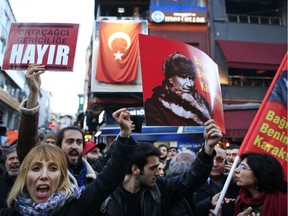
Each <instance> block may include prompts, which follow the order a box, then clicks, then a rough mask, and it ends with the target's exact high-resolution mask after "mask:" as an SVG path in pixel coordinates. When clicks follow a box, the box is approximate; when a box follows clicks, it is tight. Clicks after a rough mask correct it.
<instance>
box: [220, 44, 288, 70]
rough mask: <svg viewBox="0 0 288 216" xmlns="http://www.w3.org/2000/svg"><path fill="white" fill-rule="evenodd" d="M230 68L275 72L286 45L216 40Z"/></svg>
mask: <svg viewBox="0 0 288 216" xmlns="http://www.w3.org/2000/svg"><path fill="white" fill-rule="evenodd" d="M216 42H217V44H218V45H219V46H220V48H221V49H222V51H223V54H224V56H225V58H226V60H227V62H228V66H229V67H231V68H244V69H264V70H277V69H278V67H279V65H280V63H281V61H282V59H283V57H284V56H285V53H286V51H287V45H286V44H271V43H255V42H243V41H227V40H216Z"/></svg>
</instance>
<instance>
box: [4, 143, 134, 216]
mask: <svg viewBox="0 0 288 216" xmlns="http://www.w3.org/2000/svg"><path fill="white" fill-rule="evenodd" d="M127 139H128V138H127ZM118 140H119V139H118ZM131 140H132V139H131ZM135 147H136V145H135V142H134V141H131V143H130V144H129V145H127V144H123V143H120V141H118V142H117V143H116V145H115V147H114V150H113V153H112V156H111V159H110V160H109V161H108V163H107V165H106V166H105V167H104V169H103V170H102V172H101V173H100V174H98V176H97V178H96V179H95V180H93V182H92V183H91V184H89V185H88V186H87V187H86V189H85V190H84V191H82V194H81V196H80V198H79V199H78V200H76V199H73V200H72V201H70V202H67V203H66V204H65V205H64V206H63V207H62V209H61V210H60V212H58V213H57V214H56V215H57V216H65V215H67V216H74V215H75V216H76V215H85V216H89V215H91V214H92V213H94V212H95V211H97V210H99V208H100V206H101V204H102V203H103V201H104V200H105V199H106V198H107V197H108V196H109V195H111V193H112V192H113V191H114V190H115V188H116V187H117V186H118V185H119V184H121V183H122V181H123V180H124V177H125V172H126V170H127V165H128V162H129V160H130V156H131V155H132V153H133V151H134V149H135ZM0 215H1V216H19V215H22V214H21V213H19V212H17V211H16V210H15V209H14V208H11V209H8V208H7V209H2V210H0Z"/></svg>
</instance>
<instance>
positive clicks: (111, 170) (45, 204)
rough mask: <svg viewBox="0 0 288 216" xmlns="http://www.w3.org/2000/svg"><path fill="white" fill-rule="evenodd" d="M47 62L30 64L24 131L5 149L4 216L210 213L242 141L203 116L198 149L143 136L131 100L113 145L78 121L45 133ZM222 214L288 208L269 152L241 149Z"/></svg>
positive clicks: (270, 213) (118, 117)
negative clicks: (42, 98)
mask: <svg viewBox="0 0 288 216" xmlns="http://www.w3.org/2000/svg"><path fill="white" fill-rule="evenodd" d="M44 72H45V67H44V66H42V65H30V66H29V68H28V69H27V72H26V75H25V77H26V81H27V84H28V86H29V90H30V91H29V96H28V98H27V99H26V100H24V101H23V102H22V103H21V105H20V110H21V113H22V116H21V121H20V125H19V134H18V139H17V140H15V142H14V143H13V144H11V145H10V146H9V147H7V149H5V151H3V156H4V157H3V160H4V168H5V172H4V173H3V174H2V175H1V176H0V216H2V215H3V216H9V215H16V216H17V215H23V216H24V215H25V216H26V215H31V216H32V215H37V216H38V215H39V216H40V215H41V216H44V215H47V216H48V215H87V216H96V215H101V216H103V215H105V216H135V215H139V216H140V215H141V216H162V215H163V216H164V215H165V216H181V215H183V216H184V215H186V216H208V215H214V216H215V215H216V214H215V213H214V211H213V209H214V208H215V206H216V203H217V202H218V199H219V196H220V193H221V191H222V189H223V185H224V183H225V181H226V178H227V173H229V172H230V170H231V167H232V164H233V162H234V160H235V157H236V156H237V155H238V150H239V146H238V145H230V147H229V148H227V149H222V148H220V147H218V146H217V143H218V142H219V140H220V139H221V138H222V133H221V131H220V129H219V127H218V126H217V125H216V123H215V121H214V120H213V119H208V120H207V121H205V122H204V126H205V128H204V133H203V136H204V143H203V146H202V148H201V149H200V150H199V151H197V152H193V151H187V150H185V151H184V150H182V151H180V150H179V149H178V148H177V147H168V146H166V145H165V144H161V145H159V146H157V147H156V146H154V145H153V144H151V143H146V142H136V141H135V140H134V139H133V136H132V135H131V134H132V130H133V129H134V128H135V125H134V123H133V121H132V120H131V119H130V113H129V111H128V110H127V109H126V108H120V109H118V110H117V111H115V112H114V113H113V114H112V116H113V118H114V119H115V121H116V122H117V123H118V125H119V128H120V132H119V135H118V136H117V137H116V139H115V140H114V141H113V143H112V144H111V146H110V147H109V149H106V151H105V152H103V150H104V149H105V148H106V147H107V146H106V144H105V143H95V142H90V141H89V142H85V139H84V133H83V131H82V130H81V129H80V128H78V127H76V126H68V127H65V128H62V129H61V130H60V131H59V132H58V134H57V135H54V134H49V135H47V136H45V137H44V139H43V140H42V141H40V140H39V138H38V134H37V133H38V130H37V128H38V119H39V104H38V98H39V95H40V86H41V74H43V73H44ZM240 159H241V160H240V162H239V164H238V166H237V168H236V169H235V171H234V173H233V179H232V181H231V182H230V184H229V188H228V190H227V192H226V194H225V199H224V200H223V202H222V205H221V208H220V211H219V212H218V213H217V216H221V215H223V216H248V215H253V216H254V215H255V216H260V215H263V216H276V215H277V216H286V215H287V182H286V181H285V178H284V173H283V170H282V167H281V165H280V163H279V162H278V161H277V160H276V159H275V158H274V157H273V156H271V155H269V154H262V153H255V152H247V153H244V154H242V155H241V156H240Z"/></svg>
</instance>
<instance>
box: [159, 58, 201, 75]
mask: <svg viewBox="0 0 288 216" xmlns="http://www.w3.org/2000/svg"><path fill="white" fill-rule="evenodd" d="M162 70H163V73H164V75H165V77H166V78H167V79H169V78H170V77H172V76H174V75H178V76H189V77H190V78H191V79H193V80H194V79H195V77H196V68H195V65H194V64H193V62H192V60H191V59H189V58H187V57H186V56H184V55H182V54H180V53H179V52H174V53H171V54H170V55H169V56H168V57H167V58H166V59H165V60H164V62H163V64H162Z"/></svg>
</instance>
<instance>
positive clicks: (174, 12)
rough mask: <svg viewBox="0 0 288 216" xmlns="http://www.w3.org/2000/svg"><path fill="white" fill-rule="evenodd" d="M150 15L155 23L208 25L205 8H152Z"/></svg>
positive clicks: (151, 20)
mask: <svg viewBox="0 0 288 216" xmlns="http://www.w3.org/2000/svg"><path fill="white" fill-rule="evenodd" d="M149 13H150V22H155V23H207V8H206V7H204V6H150V8H149Z"/></svg>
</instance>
